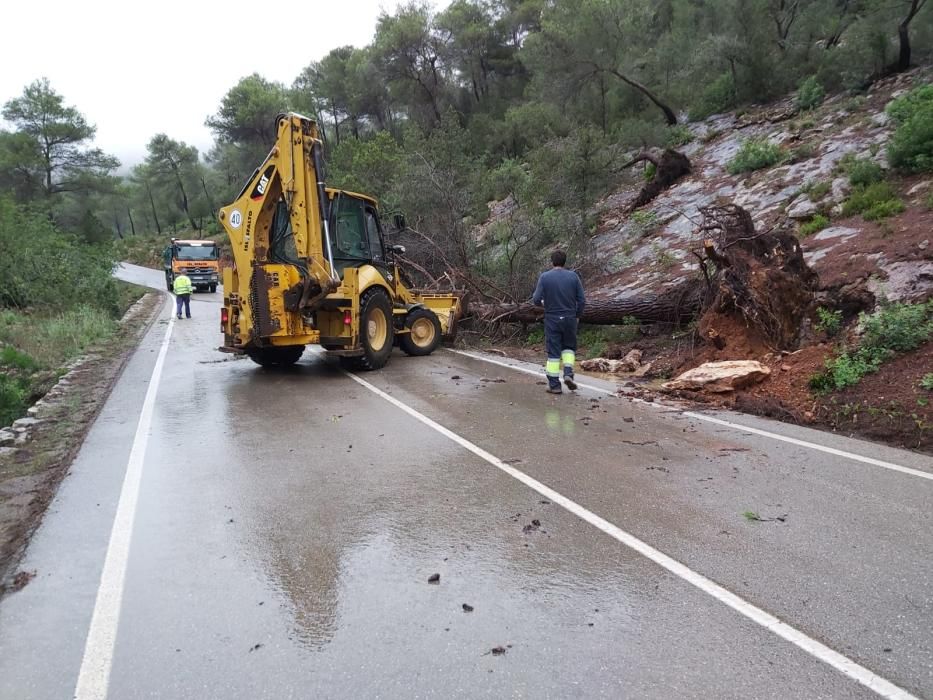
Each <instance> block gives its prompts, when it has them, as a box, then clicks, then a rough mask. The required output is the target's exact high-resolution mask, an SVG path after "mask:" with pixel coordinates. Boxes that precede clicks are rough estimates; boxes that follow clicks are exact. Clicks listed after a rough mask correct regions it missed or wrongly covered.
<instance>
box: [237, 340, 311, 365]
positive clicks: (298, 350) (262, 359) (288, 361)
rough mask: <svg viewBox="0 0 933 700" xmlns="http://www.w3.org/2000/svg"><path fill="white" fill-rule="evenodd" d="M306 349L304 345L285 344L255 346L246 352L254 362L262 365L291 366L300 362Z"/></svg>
mask: <svg viewBox="0 0 933 700" xmlns="http://www.w3.org/2000/svg"><path fill="white" fill-rule="evenodd" d="M304 351H305V346H304V345H285V346H282V347H271V348H254V349H252V350H247V351H246V354H247V356H248V357H249V359H251V360H252V361H253V362H255V363H256V364H257V365H260V366H262V367H291V366H292V365H293V364H295V363H296V362H298V360H299V359H300V358H301V355H302V353H303V352H304Z"/></svg>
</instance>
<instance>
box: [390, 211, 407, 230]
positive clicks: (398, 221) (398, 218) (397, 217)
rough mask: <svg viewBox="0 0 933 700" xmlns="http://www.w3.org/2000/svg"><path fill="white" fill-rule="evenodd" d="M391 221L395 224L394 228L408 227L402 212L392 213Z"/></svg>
mask: <svg viewBox="0 0 933 700" xmlns="http://www.w3.org/2000/svg"><path fill="white" fill-rule="evenodd" d="M392 223H393V224H395V228H397V229H399V230H400V231H401V230H402V229H404V228H407V227H408V224H407V223H406V222H405V215H404V214H394V215H393V216H392Z"/></svg>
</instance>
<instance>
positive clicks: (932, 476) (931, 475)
mask: <svg viewBox="0 0 933 700" xmlns="http://www.w3.org/2000/svg"><path fill="white" fill-rule="evenodd" d="M449 351H450V352H453V353H456V354H458V355H464V356H465V357H472V358H473V359H474V360H482V361H483V362H488V363H490V364H493V365H499V366H500V367H507V368H508V369H514V370H516V371H518V372H524V373H525V374H532V375H535V376H540V375H541V371H540V370H533V369H530V368H528V367H520V366H518V365H512V364H509V363H507V362H500V361H499V360H494V359H492V358H491V357H484V356H483V355H479V354H476V353H472V352H464V351H463V350H453V349H449ZM577 384H578V385H579V386H581V387H583V388H585V389H589V390H590V391H596V392H599V393H601V394H606V395H608V396H614V395H615V393H616V392H614V391H609V390H608V389H602V388H600V387H597V386H593V385H592V384H584V383H583V382H577ZM635 400H636V401H638V399H635ZM642 403H644V404H645V405H647V406H652V407H654V408H663V406H662V405H661V404H657V403H649V402H647V401H643V402H642ZM683 415H685V416H688V417H690V418H694V419H696V420H701V421H704V422H706V423H714V424H716V425H721V426H724V427H727V428H732V429H733V430H738V431H741V432H744V433H753V434H755V435H760V436H761V437H766V438H771V439H772V440H780V441H781V442H787V443H790V444H792V445H797V446H798V447H806V448H809V449H811V450H818V451H819V452H825V453H827V454H831V455H835V456H837V457H844V458H846V459H851V460H852V461H855V462H862V463H863V464H871V465H873V466H875V467H882V468H883V469H890V470H891V471H896V472H901V473H902V474H910V475H911V476H919V477H920V478H921V479H929V480H930V481H933V472H925V471H922V470H920V469H913V468H911V467H904V466H901V465H900V464H894V463H893V462H885V461H884V460H881V459H875V458H874V457H864V456H862V455H859V454H855V453H854V452H846V451H845V450H838V449H836V448H835V447H827V446H826V445H820V444H818V443H815V442H808V441H807V440H799V439H797V438H792V437H787V436H786V435H780V434H778V433H772V432H770V431H768V430H761V429H760V428H751V427H749V426H747V425H742V424H741V423H731V422H729V421H727V420H722V419H721V418H714V417H713V416H708V415H705V414H703V413H694V412H693V411H684V412H683Z"/></svg>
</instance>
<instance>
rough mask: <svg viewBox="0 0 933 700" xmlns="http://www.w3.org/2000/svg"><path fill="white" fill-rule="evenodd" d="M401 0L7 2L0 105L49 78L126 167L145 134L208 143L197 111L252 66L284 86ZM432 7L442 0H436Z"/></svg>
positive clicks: (211, 106) (358, 36)
mask: <svg viewBox="0 0 933 700" xmlns="http://www.w3.org/2000/svg"><path fill="white" fill-rule="evenodd" d="M397 4H398V2H397V0H336V2H322V1H321V0H310V1H308V2H300V3H293V4H288V3H272V2H267V1H265V0H252V1H251V2H247V1H246V0H224V1H220V0H159V1H158V2H145V3H142V2H133V1H132V0H122V1H121V2H115V1H112V0H83V1H81V2H75V0H46V1H45V2H37V1H36V0H31V1H30V0H18V1H17V2H9V3H3V27H4V31H3V37H2V38H0V66H2V68H0V103H5V102H6V101H7V100H9V99H11V98H13V97H16V96H18V95H20V94H22V90H23V87H24V86H25V85H27V84H28V83H30V82H32V81H33V80H35V79H37V78H39V77H42V76H45V77H47V78H48V79H49V80H50V81H51V83H52V87H53V88H54V89H55V90H56V91H57V92H58V93H59V94H61V95H63V96H64V97H65V101H66V104H69V105H74V106H75V107H77V108H78V109H79V110H80V111H81V112H82V113H83V114H84V115H85V117H87V119H88V121H90V122H91V123H93V124H96V125H97V137H96V140H95V143H96V145H97V146H99V147H100V148H102V149H103V150H104V151H106V152H108V153H112V154H114V155H116V156H117V157H118V158H119V159H120V160H121V161H122V162H123V163H124V165H132V164H133V163H135V162H138V161H139V160H141V159H142V157H143V155H144V153H145V145H146V142H148V140H149V139H150V137H152V135H153V134H155V133H158V132H165V133H167V134H168V135H169V136H170V137H172V138H174V139H178V140H181V141H186V142H187V143H189V144H193V145H195V146H197V147H198V148H199V149H200V150H201V151H202V152H203V151H206V150H207V149H208V148H209V147H210V145H211V142H212V139H211V134H210V131H208V129H207V127H205V126H204V119H205V118H206V117H207V116H208V115H209V114H213V113H214V112H216V111H217V108H218V106H219V105H220V100H221V98H222V97H223V96H224V94H225V93H226V92H227V91H228V90H229V89H230V88H231V87H233V86H234V85H235V84H236V82H237V81H238V80H239V79H240V78H242V77H243V76H246V75H249V74H250V73H253V72H258V73H260V74H261V75H263V76H265V77H266V78H269V79H271V80H278V81H281V82H283V83H285V84H286V85H289V84H291V82H292V80H293V79H294V78H295V77H296V76H297V75H298V73H299V72H300V71H301V69H302V68H304V67H305V66H306V65H308V64H309V63H310V62H311V61H312V60H316V59H320V58H321V57H322V56H324V55H325V54H326V53H327V52H328V51H330V50H331V49H333V48H336V47H338V46H344V45H346V44H352V45H355V46H364V45H365V44H368V43H369V42H370V41H371V40H372V37H373V33H374V31H375V27H376V18H377V17H378V16H379V13H380V9H381V8H385V9H386V10H387V11H389V12H393V11H394V9H395V7H396V5H397ZM433 4H434V5H435V6H436V7H440V6H444V5H446V4H447V2H445V1H441V2H437V1H435V2H434V3H433Z"/></svg>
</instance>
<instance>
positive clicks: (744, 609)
mask: <svg viewBox="0 0 933 700" xmlns="http://www.w3.org/2000/svg"><path fill="white" fill-rule="evenodd" d="M341 371H343V373H344V374H346V375H347V376H348V377H349V378H350V379H352V380H353V381H354V382H356V383H357V384H359V385H360V386H362V387H364V388H365V389H367V390H368V391H370V392H372V393H373V394H375V395H376V396H379V397H380V398H382V399H384V400H385V401H388V402H389V403H390V404H392V405H393V406H395V407H396V408H399V409H401V410H402V411H404V412H405V413H407V414H408V415H410V416H411V417H413V418H415V419H416V420H418V421H419V422H421V423H423V424H424V425H426V426H428V427H429V428H431V429H432V430H434V431H436V432H438V433H440V434H441V435H443V436H444V437H446V438H448V439H449V440H451V441H453V442H455V443H456V444H458V445H460V446H461V447H463V448H464V449H466V450H469V451H470V452H472V453H473V454H474V455H476V456H477V457H479V458H480V459H482V460H484V461H486V462H488V463H489V464H491V465H492V466H494V467H496V468H497V469H499V470H501V471H503V472H505V473H506V474H508V475H509V476H511V477H512V478H514V479H516V480H518V481H520V482H521V483H523V484H524V485H525V486H528V487H529V488H531V489H532V490H534V491H536V492H537V493H539V494H541V495H542V496H544V497H545V498H547V499H548V500H550V501H551V502H552V503H556V504H557V505H559V506H561V507H562V508H564V509H565V510H567V511H569V512H570V513H573V514H574V515H576V516H577V517H578V518H580V519H581V520H583V521H585V522H587V523H589V524H590V525H592V526H594V527H596V528H598V529H599V530H602V531H603V532H604V533H605V534H607V535H609V536H610V537H612V538H613V539H615V540H616V541H618V542H620V543H622V544H623V545H625V546H626V547H629V548H630V549H632V550H634V551H636V552H638V553H639V554H641V555H642V556H644V557H646V558H647V559H650V560H651V561H653V562H654V563H656V564H658V565H659V566H661V567H662V568H664V569H666V570H667V571H669V572H670V573H672V574H674V575H675V576H677V577H678V578H680V579H682V580H683V581H686V582H687V583H689V584H691V585H693V586H695V587H696V588H698V589H700V590H701V591H703V592H704V593H707V594H708V595H710V596H712V597H713V598H715V599H716V600H718V601H720V602H721V603H724V604H725V605H727V606H729V607H730V608H732V609H733V610H735V611H736V612H738V613H739V614H740V615H742V616H744V617H745V618H747V619H749V620H751V621H752V622H755V623H757V624H758V625H760V626H762V627H764V628H765V629H767V630H769V631H770V632H773V633H774V634H776V635H778V636H779V637H781V638H782V639H785V640H786V641H788V642H791V643H792V644H794V645H796V646H797V647H799V648H800V649H802V650H803V651H805V652H807V653H808V654H810V655H811V656H813V657H815V658H816V659H819V660H820V661H822V662H824V663H826V664H828V665H829V666H831V667H832V668H834V669H836V670H837V671H839V672H840V673H842V674H844V675H845V676H847V677H849V678H851V679H852V680H854V681H856V682H857V683H859V684H860V685H863V686H865V687H866V688H869V689H870V690H872V691H874V692H875V693H877V694H878V695H880V696H881V697H884V698H890V699H891V700H918V699H917V698H916V697H915V696H913V695H911V694H910V693H908V692H907V691H905V690H903V689H902V688H899V687H898V686H896V685H894V684H893V683H891V682H890V681H888V680H887V679H885V678H882V677H881V676H879V675H877V674H876V673H874V672H873V671H870V670H869V669H867V668H865V667H864V666H861V665H860V664H858V663H857V662H855V661H853V660H852V659H849V658H848V657H846V656H843V655H842V654H840V653H839V652H837V651H835V650H833V649H831V648H829V647H828V646H826V645H825V644H823V643H821V642H818V641H817V640H815V639H813V638H812V637H810V636H808V635H807V634H805V633H804V632H801V631H800V630H798V629H796V628H794V627H791V626H790V625H788V624H787V623H786V622H782V621H781V620H780V619H778V618H777V617H775V616H774V615H771V614H770V613H768V612H765V611H764V610H762V609H761V608H759V607H757V606H755V605H753V604H751V603H749V602H748V601H746V600H745V599H743V598H740V597H739V596H738V595H736V594H735V593H733V592H732V591H730V590H728V589H726V588H724V587H723V586H720V585H719V584H718V583H715V582H714V581H712V580H711V579H708V578H706V577H705V576H703V575H702V574H700V573H698V572H696V571H694V570H693V569H691V568H689V567H688V566H686V565H685V564H682V563H681V562H679V561H677V560H676V559H673V558H672V557H669V556H668V555H666V554H664V553H663V552H661V551H659V550H657V549H655V548H654V547H652V546H651V545H649V544H648V543H646V542H644V541H642V540H640V539H638V538H637V537H635V536H634V535H632V534H630V533H628V532H626V531H625V530H623V529H622V528H620V527H618V526H616V525H613V524H612V523H610V522H609V521H608V520H605V519H604V518H602V517H600V516H598V515H596V514H595V513H593V512H592V511H589V510H587V509H586V508H584V507H583V506H581V505H580V504H578V503H576V502H575V501H572V500H571V499H569V498H567V497H566V496H564V495H563V494H561V493H559V492H557V491H555V490H554V489H552V488H550V487H549V486H546V485H545V484H543V483H541V482H540V481H538V480H537V479H535V478H533V477H531V476H529V475H528V474H525V473H524V472H523V471H520V470H518V469H516V468H515V467H513V466H511V465H509V464H506V463H505V462H503V461H502V460H501V459H499V458H498V457H496V456H495V455H493V454H491V453H489V452H487V451H486V450H484V449H483V448H481V447H479V446H478V445H476V444H474V443H472V442H470V441H469V440H467V439H466V438H464V437H463V436H461V435H458V434H457V433H455V432H453V431H452V430H450V429H448V428H445V427H444V426H443V425H441V424H440V423H437V422H436V421H434V420H433V419H431V418H428V417H427V416H426V415H424V414H423V413H421V412H419V411H417V410H416V409H414V408H412V407H411V406H409V405H407V404H405V403H403V402H402V401H399V400H398V399H396V398H395V397H394V396H391V395H390V394H387V393H386V392H384V391H383V390H382V389H379V388H378V387H376V386H374V385H373V384H370V383H369V382H367V381H366V380H365V379H362V378H360V377H358V376H356V375H355V374H352V373H350V372H347V371H345V370H341Z"/></svg>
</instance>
